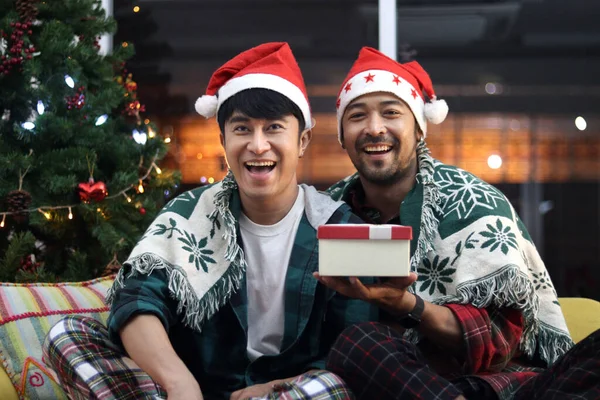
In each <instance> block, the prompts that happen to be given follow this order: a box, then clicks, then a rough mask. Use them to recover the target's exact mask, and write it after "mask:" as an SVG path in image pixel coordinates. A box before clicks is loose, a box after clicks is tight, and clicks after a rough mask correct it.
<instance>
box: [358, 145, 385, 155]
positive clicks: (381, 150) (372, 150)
mask: <svg viewBox="0 0 600 400" xmlns="http://www.w3.org/2000/svg"><path fill="white" fill-rule="evenodd" d="M363 150H364V152H365V153H367V154H373V155H377V154H385V153H388V152H390V151H392V146H388V145H387V144H378V145H371V146H366V147H365V148H364V149H363Z"/></svg>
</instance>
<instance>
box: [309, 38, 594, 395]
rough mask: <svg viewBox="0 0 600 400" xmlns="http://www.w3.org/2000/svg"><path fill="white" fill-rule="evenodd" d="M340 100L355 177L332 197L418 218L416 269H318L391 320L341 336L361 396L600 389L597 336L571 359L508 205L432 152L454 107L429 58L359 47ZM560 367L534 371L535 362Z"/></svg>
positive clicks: (540, 268) (561, 324) (378, 213)
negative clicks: (379, 275)
mask: <svg viewBox="0 0 600 400" xmlns="http://www.w3.org/2000/svg"><path fill="white" fill-rule="evenodd" d="M337 106H338V109H337V117H338V128H339V131H338V135H339V140H340V143H341V144H342V146H343V147H344V148H345V149H346V151H347V152H348V156H349V157H350V159H351V160H352V163H353V164H354V166H355V167H356V169H357V171H358V173H357V174H355V175H353V176H350V177H348V178H346V179H344V180H342V181H341V182H339V183H337V184H336V185H334V186H333V187H332V188H330V191H331V193H332V196H333V197H334V198H339V199H342V200H344V201H346V202H347V203H348V204H350V205H351V206H352V209H353V211H354V212H355V213H356V214H357V215H358V216H360V217H361V218H362V219H364V220H365V221H367V222H370V223H374V224H399V225H410V226H411V227H412V229H413V237H414V239H413V240H412V242H411V268H412V271H413V273H411V275H410V276H408V277H406V278H390V279H386V280H383V281H382V282H381V283H379V284H373V285H363V284H362V283H361V282H360V281H358V280H356V279H353V278H350V279H341V278H333V277H318V275H317V277H318V278H319V279H320V280H321V282H322V283H324V284H326V285H328V286H329V287H331V288H332V289H335V290H337V291H338V292H340V293H343V294H346V295H347V296H349V297H354V298H357V299H363V300H365V301H366V302H369V303H372V304H375V305H377V306H379V307H380V308H381V309H382V310H383V311H384V313H382V315H383V318H382V320H381V322H383V323H376V322H374V323H366V324H359V325H357V326H353V327H351V328H348V329H347V330H345V331H344V333H342V335H340V338H339V339H338V341H337V342H336V344H335V345H334V348H333V349H332V352H331V355H330V358H329V360H328V364H327V365H328V368H329V369H330V370H331V371H332V372H335V373H336V374H338V375H340V376H341V377H342V378H343V379H345V380H346V382H347V383H348V385H349V386H350V388H351V389H352V390H353V391H354V394H355V395H356V396H357V397H358V398H359V399H384V398H385V399H463V398H465V397H466V398H468V399H471V398H473V399H494V398H499V399H510V398H512V397H513V395H514V393H515V391H516V390H519V393H518V394H519V397H518V398H528V399H532V398H534V397H533V396H537V397H535V398H545V399H546V398H548V399H550V398H552V399H558V398H572V397H570V396H571V395H572V394H575V393H577V394H579V393H583V392H584V391H587V392H586V393H587V394H588V395H593V394H594V393H596V394H597V393H598V392H597V391H596V390H597V386H594V385H597V384H592V382H593V381H594V379H597V377H598V370H599V369H600V368H599V367H600V366H599V365H598V361H596V360H597V359H598V356H597V354H598V351H599V349H600V345H599V344H598V343H600V331H599V332H597V333H596V334H595V336H592V337H590V338H588V339H587V340H586V341H584V343H582V344H580V345H578V346H577V347H576V348H574V349H573V350H574V352H569V353H567V354H569V355H570V356H563V354H565V353H566V352H567V350H569V348H570V347H571V346H572V341H571V338H570V336H569V332H568V330H567V326H566V323H565V320H564V317H563V314H562V311H561V308H560V305H559V304H558V301H557V298H556V292H555V291H554V288H553V286H552V282H551V280H550V278H549V276H548V273H547V271H546V268H545V266H544V263H543V261H542V260H541V259H540V256H539V254H538V252H537V250H536V249H535V246H534V244H533V243H532V241H531V238H530V237H529V235H528V233H527V230H526V228H525V226H524V225H523V223H522V222H521V221H520V219H519V217H518V216H517V214H516V212H515V210H514V209H513V207H512V205H511V204H510V202H509V201H508V200H507V199H506V197H505V196H504V195H503V194H502V193H501V192H500V191H498V190H497V189H496V188H494V187H492V186H491V185H489V184H487V183H486V182H483V181H481V180H480V179H478V178H477V177H475V176H473V175H472V174H470V173H468V172H466V171H463V170H461V169H459V168H457V167H454V166H450V165H446V164H443V163H441V162H439V161H437V160H434V159H433V158H432V157H431V156H430V154H429V150H428V148H427V146H426V144H425V136H426V134H427V123H434V124H438V123H441V122H442V121H443V120H444V119H445V117H446V114H447V112H448V107H447V105H446V103H445V102H443V101H441V100H438V99H437V98H436V95H435V92H434V90H433V85H432V82H431V79H430V78H429V75H428V74H427V72H426V71H425V70H424V69H423V68H422V67H421V65H419V64H418V63H417V62H409V63H405V64H400V63H398V62H396V61H394V60H392V59H390V58H389V57H386V56H385V55H384V54H382V53H380V52H379V51H377V50H375V49H372V48H363V49H362V50H361V52H360V54H359V56H358V59H357V60H356V62H355V63H354V65H353V66H352V68H351V70H350V72H349V73H348V76H347V78H346V80H345V82H344V83H343V85H342V86H341V89H340V92H339V96H338V100H337ZM373 257H374V261H373V262H376V255H374V256H373ZM367 271H368V266H365V273H368V272H367ZM586 354H588V355H593V357H592V356H588V357H587V358H586V357H585V355H586ZM561 356H562V357H561ZM557 360H559V361H558V362H557ZM555 362H556V364H555V367H554V368H553V369H549V370H547V372H546V373H545V374H540V375H537V376H536V374H537V372H538V371H539V369H535V368H533V366H542V367H547V366H549V365H552V364H553V363H555ZM579 363H581V365H580V367H579V368H578V367H576V366H577V365H578V364H579ZM571 366H573V368H572V369H569V368H570V367H571ZM586 369H587V371H586ZM565 371H566V372H565ZM553 376H561V377H562V379H558V380H555V381H553V380H552V377H553ZM534 377H535V378H534ZM524 382H526V385H523V383H524ZM596 382H597V381H596ZM594 388H596V389H594ZM553 393H554V394H553ZM557 393H558V395H557ZM553 396H555V397H553ZM561 396H563V397H561ZM578 398H579V397H578ZM581 398H593V397H581Z"/></svg>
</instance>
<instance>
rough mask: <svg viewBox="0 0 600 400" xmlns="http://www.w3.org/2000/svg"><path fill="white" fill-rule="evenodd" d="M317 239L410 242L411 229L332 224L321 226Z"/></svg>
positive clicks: (397, 226)
mask: <svg viewBox="0 0 600 400" xmlns="http://www.w3.org/2000/svg"><path fill="white" fill-rule="evenodd" d="M317 238H318V239H360V240H369V239H375V240H411V239H412V227H411V226H403V225H372V224H333V225H321V226H319V229H318V230H317Z"/></svg>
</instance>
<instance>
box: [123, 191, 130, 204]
mask: <svg viewBox="0 0 600 400" xmlns="http://www.w3.org/2000/svg"><path fill="white" fill-rule="evenodd" d="M123 196H125V198H126V199H127V202H128V203H131V197H129V196H127V193H123Z"/></svg>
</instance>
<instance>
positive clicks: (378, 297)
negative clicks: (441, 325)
mask: <svg viewBox="0 0 600 400" xmlns="http://www.w3.org/2000/svg"><path fill="white" fill-rule="evenodd" d="M313 275H314V277H315V278H317V279H318V280H319V282H321V283H322V284H323V285H325V286H327V287H329V288H330V289H333V290H335V291H336V292H338V293H340V294H342V295H344V296H346V297H351V298H354V299H359V300H364V301H367V302H369V303H372V304H375V305H376V306H378V307H381V308H383V309H384V310H386V311H388V312H389V313H392V314H396V315H402V314H406V313H408V312H410V311H411V310H412V309H413V308H414V307H415V303H416V300H415V297H414V296H412V295H409V296H405V294H406V292H407V289H408V288H409V287H410V286H411V285H412V284H413V283H415V281H416V280H417V274H415V273H414V272H411V273H410V275H409V276H406V277H394V278H387V279H386V281H385V282H382V283H374V284H368V285H365V284H363V283H362V282H361V281H360V280H359V279H358V278H356V277H349V278H345V277H337V276H320V275H319V273H318V272H315V273H314V274H313Z"/></svg>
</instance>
